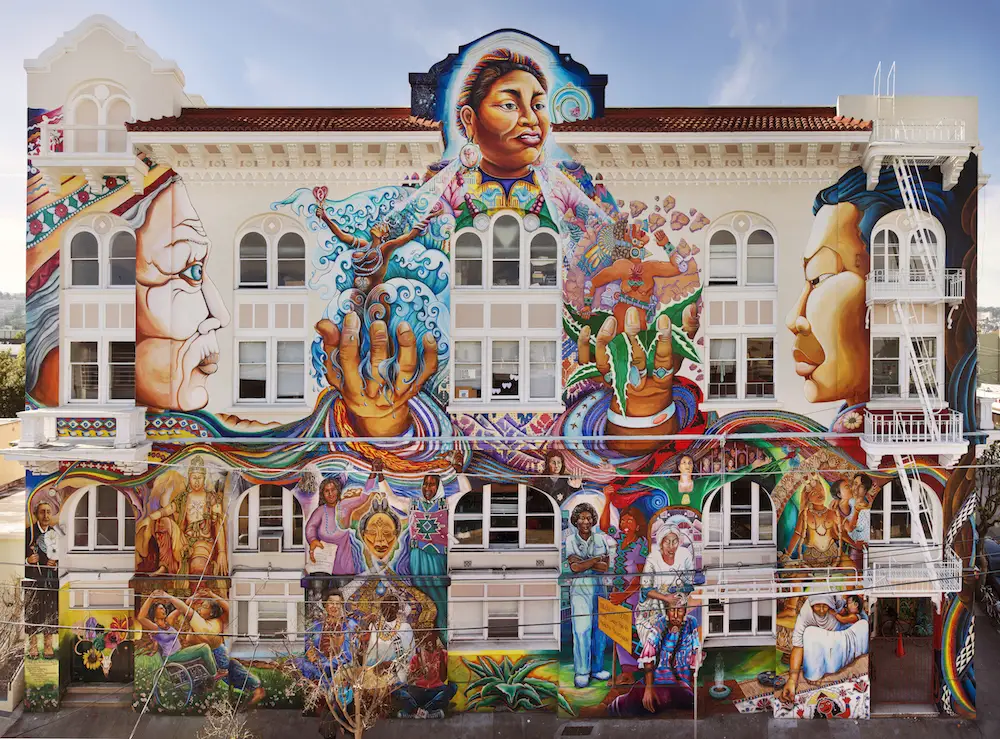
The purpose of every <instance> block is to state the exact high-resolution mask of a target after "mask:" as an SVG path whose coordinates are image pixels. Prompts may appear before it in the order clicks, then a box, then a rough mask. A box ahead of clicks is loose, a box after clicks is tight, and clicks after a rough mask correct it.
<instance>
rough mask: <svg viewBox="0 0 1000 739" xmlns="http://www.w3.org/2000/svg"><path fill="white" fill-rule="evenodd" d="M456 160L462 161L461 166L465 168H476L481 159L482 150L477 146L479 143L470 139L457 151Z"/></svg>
mask: <svg viewBox="0 0 1000 739" xmlns="http://www.w3.org/2000/svg"><path fill="white" fill-rule="evenodd" d="M458 161H460V162H461V163H462V166H463V167H465V168H466V169H476V168H477V167H478V166H479V163H480V162H481V161H483V152H482V150H481V149H480V148H479V144H477V143H476V142H475V141H470V142H469V143H467V144H466V145H465V146H463V147H462V149H461V150H460V151H459V152H458Z"/></svg>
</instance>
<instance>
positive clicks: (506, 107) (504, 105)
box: [500, 102, 517, 110]
mask: <svg viewBox="0 0 1000 739" xmlns="http://www.w3.org/2000/svg"><path fill="white" fill-rule="evenodd" d="M500 107H501V108H503V109H504V110H517V105H516V104H515V103H510V102H507V103H500Z"/></svg>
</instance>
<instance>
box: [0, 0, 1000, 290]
mask: <svg viewBox="0 0 1000 739" xmlns="http://www.w3.org/2000/svg"><path fill="white" fill-rule="evenodd" d="M93 13H103V14H106V15H109V16H111V17H112V18H114V19H115V20H117V21H118V22H119V23H121V24H122V25H123V26H124V27H125V28H128V29H130V30H134V31H136V32H137V33H138V34H139V35H140V36H141V37H142V39H143V40H144V41H145V42H146V43H147V44H148V45H149V46H150V47H151V48H153V49H155V50H156V51H157V52H158V53H159V54H160V55H161V56H162V57H164V58H167V59H173V60H175V61H177V63H178V64H179V66H180V68H181V69H182V70H183V72H184V74H185V77H186V80H187V83H186V89H187V91H188V92H189V93H194V94H200V95H202V96H203V97H204V98H205V100H206V102H207V103H208V104H209V105H220V106H225V105H231V106H237V105H238V106H268V105H279V106H280V105H288V106H368V105H384V106H407V105H409V83H408V79H407V75H408V73H409V72H417V71H426V70H427V69H428V68H429V67H430V66H431V64H433V63H434V62H436V61H438V60H440V59H442V58H444V57H445V56H446V55H447V54H448V53H450V52H453V51H456V50H457V48H458V46H459V45H460V44H462V43H466V42H468V41H472V40H474V39H476V38H478V37H479V36H481V35H483V34H486V33H488V32H490V31H493V30H496V29H498V28H518V29H520V30H522V31H527V32H529V33H532V34H534V35H535V36H538V37H540V38H542V39H544V40H546V41H548V42H549V43H552V44H555V45H558V46H561V47H562V51H563V52H565V53H569V54H571V55H572V56H573V57H574V58H575V59H577V60H578V61H580V62H582V63H583V64H585V65H586V66H587V67H588V68H589V69H590V71H591V72H594V73H605V74H607V75H608V76H609V82H608V88H607V101H606V102H607V104H608V105H609V106H616V107H619V106H620V107H640V106H675V105H676V106H704V105H835V104H836V100H837V96H838V95H857V94H871V90H872V77H873V75H874V73H875V69H876V66H877V65H878V63H879V62H880V61H881V62H882V66H883V69H885V68H887V67H888V66H889V65H890V64H891V63H892V62H893V61H895V62H896V68H897V83H896V94H897V95H974V96H978V98H979V131H980V141H981V143H982V145H983V147H984V155H983V159H984V161H983V171H984V172H987V173H989V172H991V171H992V169H993V168H995V167H997V166H998V165H997V163H1000V154H998V153H997V152H998V147H1000V76H998V75H997V74H996V70H997V69H1000V44H998V43H997V40H996V39H997V32H998V30H1000V2H994V1H993V0H987V1H985V2H984V0H949V1H948V2H946V3H942V2H939V1H937V0H863V1H859V0H837V2H828V3H819V2H805V1H803V0H697V1H692V0H689V1H688V2H683V3H682V2H675V1H673V0H641V1H633V2H628V1H624V2H617V3H608V2H606V1H605V2H594V1H592V0H545V2H540V1H539V0H505V2H500V3H496V4H492V3H491V4H484V3H481V2H470V0H463V1H462V2H453V1H450V0H440V1H439V2H433V1H431V0H427V1H424V2H421V1H419V0H411V2H409V3H403V2H396V1H394V0H364V2H358V1H357V0H346V1H344V2H341V1H340V0H198V1H197V2H192V1H189V0H173V1H172V2H163V0H158V1H157V2H147V1H146V0H126V1H124V2H123V1H120V0H85V1H84V2H80V0H73V1H72V2H70V1H67V0H46V1H45V2H44V3H43V4H42V5H35V4H31V3H27V2H20V3H17V4H16V5H15V4H14V3H13V2H11V0H6V1H5V2H3V3H2V6H0V93H2V94H3V99H5V100H7V101H8V103H7V104H5V105H3V106H0V260H2V261H0V263H2V264H3V269H2V270H0V290H8V291H15V290H16V291H21V290H23V288H24V267H23V264H24V177H25V161H24V160H25V154H24V151H25V143H24V136H25V131H24V129H25V108H26V105H27V103H26V92H25V86H26V82H25V73H24V68H23V61H24V59H25V58H33V57H36V56H38V55H39V54H40V53H41V52H42V51H43V50H44V49H46V48H47V47H49V46H50V45H51V44H53V43H54V42H55V40H56V38H57V37H58V36H59V35H61V34H62V33H64V32H65V31H68V30H69V29H71V28H73V27H74V26H75V25H76V24H77V23H79V22H80V21H81V20H83V19H84V18H85V17H87V16H88V15H91V14H93ZM982 198H983V200H982V201H981V207H980V216H979V223H980V241H979V243H980V257H979V279H980V284H981V285H982V286H984V287H985V286H986V285H994V286H995V285H1000V247H998V246H997V245H996V244H994V243H991V241H990V239H991V234H992V239H993V240H994V241H996V240H997V239H1000V177H998V178H997V179H996V180H995V181H994V183H993V184H992V185H991V186H987V187H986V188H985V192H984V194H983V195H982ZM979 300H980V304H983V305H989V304H992V305H1000V290H996V289H995V288H994V295H992V296H991V295H990V291H988V290H984V289H981V290H980V297H979Z"/></svg>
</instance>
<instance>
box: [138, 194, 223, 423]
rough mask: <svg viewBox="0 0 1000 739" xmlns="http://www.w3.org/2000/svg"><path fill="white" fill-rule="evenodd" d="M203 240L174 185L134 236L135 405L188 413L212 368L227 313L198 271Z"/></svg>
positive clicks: (200, 404) (200, 399) (199, 404)
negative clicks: (218, 334) (219, 331)
mask: <svg viewBox="0 0 1000 739" xmlns="http://www.w3.org/2000/svg"><path fill="white" fill-rule="evenodd" d="M210 247H211V242H210V241H209V239H208V235H207V234H206V233H205V229H204V227H203V226H202V223H201V219H200V218H198V214H197V213H196V212H195V209H194V206H193V205H192V204H191V198H190V197H189V196H188V192H187V189H186V188H185V187H184V185H183V184H182V183H181V182H174V183H173V184H172V185H170V186H169V187H167V188H166V189H165V190H164V191H163V192H161V193H160V194H159V195H157V196H156V199H155V200H154V201H153V203H152V204H151V205H150V206H149V212H148V213H147V214H146V221H145V223H144V224H143V225H142V227H141V228H139V230H138V232H137V233H136V250H137V254H136V307H135V308H136V310H135V313H136V357H135V393H136V395H135V399H136V403H138V404H142V405H146V406H149V407H151V408H162V409H169V410H179V411H193V410H198V409H200V408H204V407H205V405H207V404H208V390H207V388H206V387H205V385H206V383H207V382H208V377H209V375H212V374H214V373H215V372H216V370H217V369H218V367H219V364H218V363H219V341H218V338H217V336H216V332H217V331H218V329H220V328H222V327H223V326H226V325H228V324H229V320H230V315H229V311H228V310H227V309H226V306H225V305H224V304H223V302H222V297H221V296H220V295H219V291H218V290H217V289H216V287H215V284H214V283H213V282H212V281H211V280H210V279H209V277H208V275H207V274H206V272H205V260H206V259H207V257H208V251H209V248H210Z"/></svg>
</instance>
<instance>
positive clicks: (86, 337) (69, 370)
mask: <svg viewBox="0 0 1000 739" xmlns="http://www.w3.org/2000/svg"><path fill="white" fill-rule="evenodd" d="M128 330H129V331H131V332H132V333H131V335H116V332H115V331H114V330H111V331H101V330H99V329H87V330H78V329H74V330H73V332H72V336H70V337H64V338H63V341H62V347H61V349H62V351H61V354H62V355H63V358H62V359H61V360H60V363H61V364H62V376H63V379H64V380H65V382H63V383H62V386H63V388H62V391H61V394H62V395H63V400H64V404H65V405H80V406H87V405H111V406H129V405H135V397H134V396H135V392H133V393H132V395H133V397H132V398H116V399H112V398H111V387H110V382H111V361H110V360H111V343H112V342H116V343H117V342H122V343H125V344H134V343H135V329H128ZM86 343H96V344H97V397H96V398H74V397H73V365H74V364H76V363H75V362H72V361H71V360H70V351H71V348H72V345H73V344H86Z"/></svg>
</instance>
